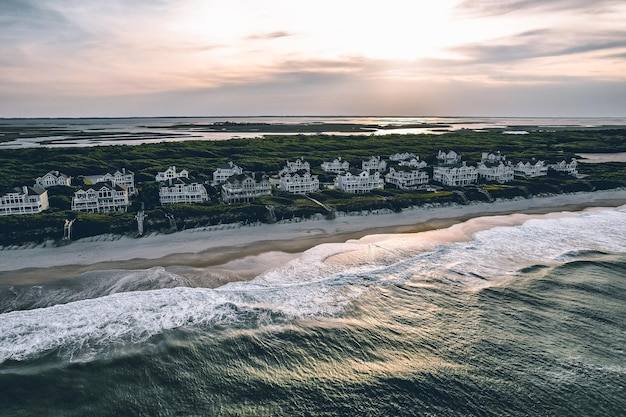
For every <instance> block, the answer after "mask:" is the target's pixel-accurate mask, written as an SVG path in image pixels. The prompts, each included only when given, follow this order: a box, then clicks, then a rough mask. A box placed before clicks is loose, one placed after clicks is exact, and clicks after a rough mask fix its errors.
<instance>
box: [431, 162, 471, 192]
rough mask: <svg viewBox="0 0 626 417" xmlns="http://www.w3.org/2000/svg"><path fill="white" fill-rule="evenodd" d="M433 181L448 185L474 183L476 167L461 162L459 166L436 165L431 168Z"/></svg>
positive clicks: (456, 185) (459, 185) (458, 185)
mask: <svg viewBox="0 0 626 417" xmlns="http://www.w3.org/2000/svg"><path fill="white" fill-rule="evenodd" d="M433 181H437V182H440V183H441V184H443V185H447V186H450V187H464V186H466V185H471V184H476V182H477V181H478V169H477V168H476V167H473V166H468V165H466V164H465V162H463V163H462V164H461V165H460V166H436V167H434V168H433Z"/></svg>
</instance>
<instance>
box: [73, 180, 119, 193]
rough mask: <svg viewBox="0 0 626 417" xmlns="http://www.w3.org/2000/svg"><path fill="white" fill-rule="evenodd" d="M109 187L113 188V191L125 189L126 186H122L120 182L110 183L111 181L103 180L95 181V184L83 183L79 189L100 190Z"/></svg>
mask: <svg viewBox="0 0 626 417" xmlns="http://www.w3.org/2000/svg"><path fill="white" fill-rule="evenodd" d="M105 188H106V189H109V190H114V191H125V190H126V187H124V186H123V185H121V184H115V185H113V184H111V182H109V181H105V182H97V183H95V184H91V185H85V186H83V187H82V188H81V190H83V191H88V190H94V191H100V190H102V189H105Z"/></svg>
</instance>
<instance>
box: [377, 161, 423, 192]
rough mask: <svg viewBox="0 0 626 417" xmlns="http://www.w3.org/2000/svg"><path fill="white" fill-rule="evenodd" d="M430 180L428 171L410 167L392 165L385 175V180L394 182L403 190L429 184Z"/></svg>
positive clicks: (389, 182) (390, 182)
mask: <svg viewBox="0 0 626 417" xmlns="http://www.w3.org/2000/svg"><path fill="white" fill-rule="evenodd" d="M428 180H429V177H428V173H427V172H426V171H422V170H420V169H413V168H410V167H403V166H400V167H391V168H389V172H388V173H387V175H385V182H386V183H388V184H393V185H395V186H396V187H398V188H400V189H403V190H411V189H415V188H417V187H419V186H420V185H424V184H427V183H428Z"/></svg>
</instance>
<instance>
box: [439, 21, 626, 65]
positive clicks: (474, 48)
mask: <svg viewBox="0 0 626 417" xmlns="http://www.w3.org/2000/svg"><path fill="white" fill-rule="evenodd" d="M617 48H626V31H610V32H606V33H600V34H598V33H585V32H583V31H581V32H578V33H568V32H565V31H561V30H557V29H542V30H534V31H528V32H523V33H519V34H516V35H512V36H508V37H505V38H499V39H495V40H493V41H491V42H488V43H482V44H470V45H463V46H459V47H455V48H451V50H452V51H454V52H456V53H460V54H462V55H463V56H465V57H467V58H469V59H470V60H472V61H473V62H481V63H504V62H515V61H520V60H528V59H534V58H542V57H562V56H566V55H576V54H584V53H588V52H599V51H610V50H613V49H617Z"/></svg>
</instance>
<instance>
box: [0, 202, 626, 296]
mask: <svg viewBox="0 0 626 417" xmlns="http://www.w3.org/2000/svg"><path fill="white" fill-rule="evenodd" d="M624 204H626V190H611V191H596V192H587V193H574V194H558V195H551V196H544V197H533V198H530V199H523V200H502V201H495V202H492V203H480V204H470V205H464V206H441V207H431V208H415V209H409V210H404V211H403V212H401V213H384V214H370V215H345V216H338V217H337V218H336V219H334V220H325V219H323V220H305V221H302V222H296V223H280V224H260V225H256V226H244V227H241V228H232V229H222V230H204V229H191V230H185V231H181V232H176V233H172V234H158V235H149V236H145V237H143V238H130V237H126V236H123V237H120V238H119V239H116V240H99V239H97V238H101V237H97V238H85V239H81V240H78V241H75V242H72V243H71V244H69V245H66V246H58V247H57V246H54V247H52V246H47V247H46V246H44V245H38V246H35V247H26V248H24V247H19V248H3V249H2V250H0V285H1V286H4V285H34V284H40V283H43V282H49V281H55V280H60V279H65V278H72V277H75V276H77V275H80V274H82V273H85V272H89V271H97V270H110V269H123V270H139V269H149V268H153V267H157V266H158V267H179V266H184V267H192V268H207V267H212V268H217V269H220V270H221V271H226V272H228V270H229V268H230V269H232V268H233V267H232V265H231V266H229V265H227V264H229V263H231V264H232V263H233V262H237V261H241V260H244V259H245V258H248V257H254V256H258V255H261V254H263V253H268V252H280V253H285V254H292V255H295V254H298V253H301V252H303V251H305V250H307V249H310V248H312V247H315V246H317V245H320V244H323V243H342V242H346V241H348V240H353V239H360V238H362V237H364V236H368V235H375V234H401V233H417V232H423V231H428V230H436V229H442V228H446V227H450V226H452V225H454V224H458V223H462V222H465V221H467V220H469V219H472V218H477V217H485V216H498V215H500V216H501V215H508V214H528V215H543V214H548V213H555V212H577V211H582V210H585V209H590V208H596V207H597V208H602V207H606V208H609V207H619V206H622V205H624ZM220 267H221V268H220ZM50 268H51V269H53V270H52V271H51V270H50ZM235 269H237V267H235ZM257 273H259V270H258V269H254V268H252V269H251V270H250V271H249V272H248V273H247V274H244V275H243V277H244V278H245V277H248V276H249V275H254V274H257ZM252 277H253V276H250V277H249V278H252Z"/></svg>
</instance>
